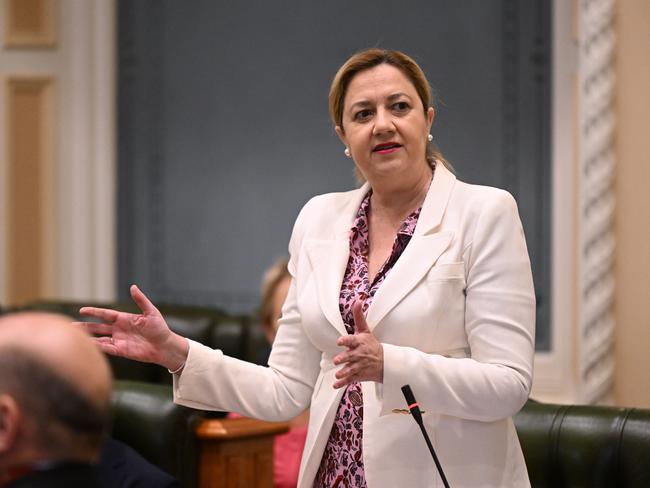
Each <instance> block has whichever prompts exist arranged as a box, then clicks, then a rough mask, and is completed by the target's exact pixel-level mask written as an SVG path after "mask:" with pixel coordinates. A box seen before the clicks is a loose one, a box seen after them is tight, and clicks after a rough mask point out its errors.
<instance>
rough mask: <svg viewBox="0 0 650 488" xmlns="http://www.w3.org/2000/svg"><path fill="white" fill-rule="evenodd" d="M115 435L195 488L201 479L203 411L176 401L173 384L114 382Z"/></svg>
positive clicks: (182, 483) (113, 429) (185, 483)
mask: <svg viewBox="0 0 650 488" xmlns="http://www.w3.org/2000/svg"><path fill="white" fill-rule="evenodd" d="M112 407H113V426H112V433H111V434H112V436H113V437H115V438H116V439H119V440H120V441H122V442H124V443H125V444H128V445H129V446H131V447H132V448H134V449H135V450H136V451H138V452H139V453H140V454H141V455H142V456H144V457H145V458H146V459H147V460H148V461H149V462H151V463H153V464H155V465H157V466H159V467H160V468H162V469H163V470H165V471H167V472H168V473H169V474H171V475H172V476H174V477H175V478H177V479H178V480H179V482H180V483H181V486H183V487H186V488H193V487H195V486H196V484H197V479H198V460H199V452H198V443H197V440H196V437H195V435H194V431H195V429H196V426H197V425H198V423H199V422H200V421H201V420H202V419H203V418H204V416H205V414H204V412H200V411H198V410H193V409H190V408H186V407H182V406H180V405H176V404H174V403H173V401H172V391H171V386H169V385H161V384H153V383H143V382H136V381H120V380H116V381H114V383H113V396H112Z"/></svg>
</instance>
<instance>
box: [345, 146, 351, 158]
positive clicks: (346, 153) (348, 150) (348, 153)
mask: <svg viewBox="0 0 650 488" xmlns="http://www.w3.org/2000/svg"><path fill="white" fill-rule="evenodd" d="M343 152H344V153H345V155H346V156H347V157H348V158H350V157H352V156H351V154H350V148H348V147H346V148H345V151H343Z"/></svg>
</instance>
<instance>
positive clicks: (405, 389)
mask: <svg viewBox="0 0 650 488" xmlns="http://www.w3.org/2000/svg"><path fill="white" fill-rule="evenodd" d="M402 393H403V394H404V398H405V399H406V404H407V405H408V408H409V410H410V411H411V415H412V417H413V420H415V423H417V424H418V426H419V427H420V430H421V431H422V435H423V436H424V440H425V441H426V443H427V447H428V448H429V452H430V453H431V456H432V457H433V462H435V463H436V468H438V474H440V478H442V483H443V484H444V485H445V488H449V482H448V481H447V477H446V476H445V472H444V471H443V470H442V465H441V464H440V461H439V460H438V456H437V455H436V451H435V449H434V448H433V445H432V444H431V439H429V434H427V430H426V429H425V428H424V421H423V420H422V412H421V411H420V407H419V406H418V402H416V401H415V396H414V395H413V392H412V391H411V387H410V386H409V385H404V386H402Z"/></svg>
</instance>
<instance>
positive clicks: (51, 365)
mask: <svg viewBox="0 0 650 488" xmlns="http://www.w3.org/2000/svg"><path fill="white" fill-rule="evenodd" d="M110 395H111V373H110V369H109V366H108V363H107V361H106V358H105V356H104V355H103V354H102V353H101V352H100V351H99V349H97V346H96V345H95V344H94V342H93V341H92V340H91V339H90V337H88V335H87V334H86V333H85V332H83V331H82V330H81V329H78V328H76V327H74V326H72V324H71V323H70V319H69V318H67V317H63V316H59V315H54V314H45V313H20V314H9V315H4V316H2V317H0V488H20V487H29V488H38V487H41V486H42V487H53V488H56V487H59V486H60V487H66V488H68V487H70V488H74V487H89V488H93V487H104V488H118V487H128V486H138V487H140V488H173V487H177V486H178V482H177V481H176V480H175V479H174V478H172V477H171V476H169V475H168V474H167V473H165V472H163V471H161V470H160V469H158V468H157V467H156V466H153V465H152V464H150V463H149V462H148V461H146V460H145V459H144V458H143V457H142V456H140V455H139V454H138V453H137V452H135V451H134V450H133V449H131V448H130V447H128V446H126V445H125V444H122V443H121V442H119V441H117V440H115V439H107V435H106V432H107V428H108V425H109V418H110ZM100 453H101V456H100ZM98 461H100V462H99V465H98V466H97V467H95V466H94V465H95V463H97V462H98Z"/></svg>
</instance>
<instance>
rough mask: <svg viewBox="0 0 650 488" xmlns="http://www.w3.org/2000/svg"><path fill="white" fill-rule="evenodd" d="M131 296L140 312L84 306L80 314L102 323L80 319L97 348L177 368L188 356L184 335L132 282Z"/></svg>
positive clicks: (187, 346)
mask: <svg viewBox="0 0 650 488" xmlns="http://www.w3.org/2000/svg"><path fill="white" fill-rule="evenodd" d="M130 291H131V297H132V298H133V301H134V302H135V303H136V305H137V306H138V308H140V310H141V311H142V313H141V314H132V313H127V312H118V311H117V310H111V309H107V308H95V307H83V308H82V309H81V310H79V313H81V315H84V316H86V317H92V318H95V319H99V320H101V323H94V322H79V325H81V326H82V327H83V328H85V329H86V330H87V331H88V332H90V333H92V334H96V335H97V336H98V337H95V341H96V342H97V344H98V345H99V347H100V349H101V350H102V351H104V352H105V353H108V354H111V355H113V356H122V357H125V358H129V359H135V360H137V361H143V362H147V363H155V364H159V365H160V366H163V367H165V368H167V369H169V370H171V371H176V370H178V369H180V368H181V367H182V366H183V365H184V364H185V360H186V359H187V354H188V352H189V343H188V342H187V339H185V338H183V337H181V336H179V335H178V334H176V333H174V332H173V331H172V330H171V329H170V328H169V326H168V325H167V323H166V322H165V319H164V318H163V316H162V315H161V314H160V312H159V311H158V309H157V308H156V307H155V306H154V304H153V303H151V301H150V300H149V299H148V298H147V297H146V296H145V294H144V293H142V292H141V291H140V289H139V288H138V287H137V286H135V285H132V286H131V290H130Z"/></svg>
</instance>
